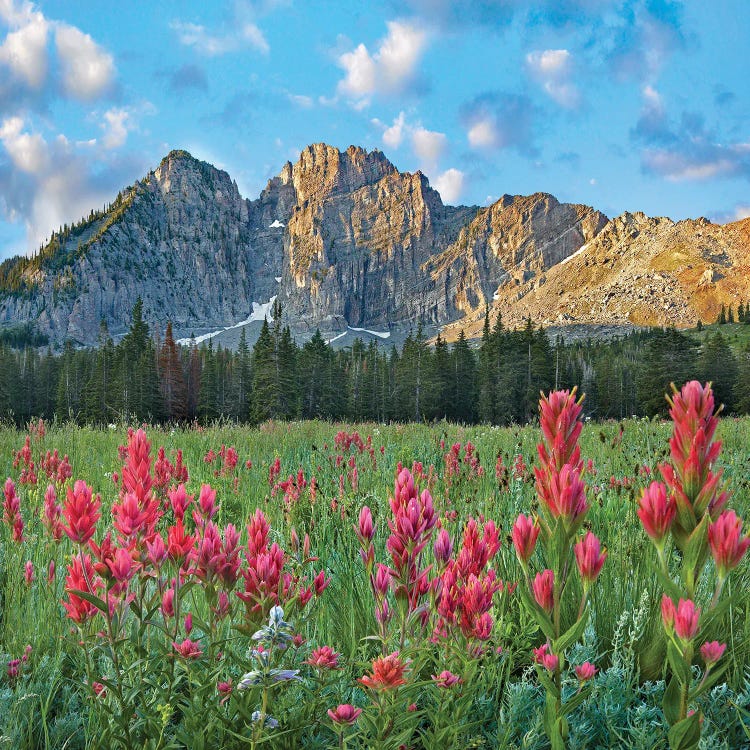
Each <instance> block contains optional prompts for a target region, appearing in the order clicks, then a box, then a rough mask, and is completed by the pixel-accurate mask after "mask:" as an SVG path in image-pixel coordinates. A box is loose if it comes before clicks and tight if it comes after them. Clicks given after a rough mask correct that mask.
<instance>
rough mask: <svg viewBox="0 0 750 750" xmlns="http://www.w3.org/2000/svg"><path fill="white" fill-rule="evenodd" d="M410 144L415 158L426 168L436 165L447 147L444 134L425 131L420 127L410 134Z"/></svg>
mask: <svg viewBox="0 0 750 750" xmlns="http://www.w3.org/2000/svg"><path fill="white" fill-rule="evenodd" d="M411 142H412V146H413V147H414V153H415V154H416V156H417V157H418V158H419V159H420V160H421V162H422V163H423V164H425V165H427V166H428V167H430V166H432V165H434V164H436V163H437V161H438V160H439V159H440V157H441V156H442V155H443V154H444V153H445V149H446V147H447V146H448V139H447V138H446V136H445V133H438V132H437V131H435V130H426V129H425V128H423V127H422V126H421V125H420V126H418V127H416V128H415V129H414V131H413V132H412V136H411Z"/></svg>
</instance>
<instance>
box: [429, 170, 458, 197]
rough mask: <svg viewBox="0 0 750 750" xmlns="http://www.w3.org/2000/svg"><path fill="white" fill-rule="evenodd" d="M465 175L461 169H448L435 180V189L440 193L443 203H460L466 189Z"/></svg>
mask: <svg viewBox="0 0 750 750" xmlns="http://www.w3.org/2000/svg"><path fill="white" fill-rule="evenodd" d="M465 177H466V176H465V175H464V173H463V172H462V171H461V170H460V169H453V168H451V169H447V170H446V171H445V172H443V173H442V174H439V175H438V176H437V177H436V178H435V180H434V183H433V184H434V186H435V190H437V191H438V193H440V197H441V198H442V199H443V203H449V204H451V205H455V204H456V203H458V200H459V198H460V197H461V194H462V193H463V189H464V181H465Z"/></svg>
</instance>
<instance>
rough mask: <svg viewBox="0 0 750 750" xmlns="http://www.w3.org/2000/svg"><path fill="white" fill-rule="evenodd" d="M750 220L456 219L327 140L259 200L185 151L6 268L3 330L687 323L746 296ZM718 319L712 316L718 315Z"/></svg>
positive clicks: (540, 210) (538, 214) (379, 166)
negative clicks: (274, 323) (264, 316)
mask: <svg viewBox="0 0 750 750" xmlns="http://www.w3.org/2000/svg"><path fill="white" fill-rule="evenodd" d="M748 270H750V220H746V221H745V222H736V223H733V224H727V225H717V224H712V223H711V222H708V221H707V220H706V219H697V220H684V221H681V222H674V221H672V220H671V219H668V218H665V217H656V218H651V217H647V216H645V215H644V214H642V213H640V212H636V213H632V214H630V213H625V214H622V215H621V216H619V217H615V218H614V219H609V218H608V217H607V216H605V215H604V214H603V213H601V212H599V211H597V210H596V209H595V208H593V207H591V206H586V205H583V204H571V203H561V202H560V201H558V200H557V199H556V198H555V197H554V196H552V195H550V194H548V193H534V194H532V195H530V196H513V195H503V196H502V197H501V198H500V199H499V200H497V201H496V202H494V203H493V204H491V205H490V206H484V207H479V206H447V205H445V204H444V203H443V201H442V198H441V197H440V195H439V193H438V191H437V190H435V189H434V188H433V187H432V186H431V185H430V184H429V180H428V179H427V178H426V177H425V176H424V175H423V174H422V173H421V172H414V173H409V172H400V171H399V170H398V169H397V168H396V167H395V166H394V165H393V163H392V162H391V161H389V160H388V158H387V157H386V156H385V154H384V153H383V152H382V151H380V150H377V149H375V150H373V151H366V150H365V149H363V148H361V147H357V146H350V147H349V148H347V149H346V150H344V151H339V150H338V149H337V148H335V147H333V146H329V145H327V144H324V143H316V144H311V145H310V146H307V147H306V148H305V149H303V151H302V152H301V154H300V157H299V159H298V160H297V161H296V162H295V163H294V164H292V163H291V162H289V161H288V162H286V163H285V164H284V165H283V166H282V168H281V170H280V172H279V174H278V175H276V176H275V177H273V178H271V179H270V180H268V182H267V184H266V186H265V187H264V188H263V190H262V191H261V192H260V194H259V195H258V197H257V198H254V199H249V198H246V197H243V196H241V195H240V192H239V190H238V188H237V184H236V182H235V181H233V180H232V178H231V176H230V175H229V174H228V173H227V172H226V171H224V170H221V169H217V168H216V167H214V166H213V165H211V164H209V163H207V162H204V161H201V160H198V159H196V158H194V157H193V156H192V155H190V154H189V153H188V152H187V151H184V150H180V149H177V150H173V151H170V152H169V153H168V154H167V155H166V156H165V157H164V158H163V159H162V160H161V162H160V163H159V165H158V166H157V167H156V168H155V169H153V170H151V171H149V172H148V174H146V175H145V176H144V177H143V178H142V179H140V180H138V181H136V182H135V183H134V184H133V185H132V186H130V187H128V188H125V189H124V190H123V191H121V192H120V193H119V194H118V197H117V198H116V200H115V201H114V202H113V203H112V204H111V205H110V206H109V207H108V208H107V209H106V210H104V211H99V212H94V211H92V212H91V214H90V216H89V218H88V219H87V220H83V221H82V222H79V223H78V224H76V225H74V226H73V227H65V228H63V230H62V231H60V232H58V233H54V234H53V236H52V238H51V240H50V242H49V243H48V244H47V245H46V246H45V248H43V249H42V251H41V252H40V253H39V254H38V255H37V256H36V257H35V258H25V257H23V256H21V257H17V258H14V259H9V260H7V261H5V262H4V263H3V264H2V265H0V325H18V324H24V323H33V324H34V325H35V326H36V327H37V329H38V331H39V332H40V333H42V334H44V335H47V336H48V337H49V339H50V341H51V342H53V343H55V344H59V343H61V342H63V341H65V340H72V341H73V342H74V343H76V344H79V345H91V344H94V343H95V342H96V340H97V336H98V335H99V328H100V322H101V320H104V321H105V322H106V323H107V325H108V327H109V330H110V331H111V333H112V334H113V335H115V336H117V335H120V334H122V333H123V332H124V331H125V329H126V327H127V324H128V322H129V319H130V311H131V309H132V305H133V302H134V300H135V299H136V298H137V297H138V296H140V297H141V298H142V299H143V303H144V304H143V309H144V316H145V319H146V320H147V321H148V322H149V323H150V324H152V325H153V326H155V327H156V328H157V329H159V330H163V328H164V326H165V325H166V322H167V321H168V320H171V321H172V322H173V326H174V328H175V334H176V335H177V336H180V335H182V336H187V335H190V333H191V332H193V331H196V332H202V331H207V330H211V329H222V328H226V327H229V326H233V325H235V324H237V323H238V322H240V321H243V320H245V319H247V318H248V315H249V313H251V312H252V310H253V309H254V308H253V303H255V304H256V305H257V304H264V303H267V302H268V300H269V299H270V298H271V297H273V296H276V297H278V298H279V299H280V300H281V302H282V304H283V308H284V311H285V318H286V319H287V321H288V322H289V323H290V324H291V325H292V327H293V330H294V332H295V334H297V335H298V337H301V338H306V337H308V336H309V335H311V334H312V332H313V331H314V330H315V328H321V330H323V331H324V332H325V333H326V334H328V335H329V338H332V337H333V336H336V335H338V334H339V333H341V332H342V331H346V330H348V328H365V329H382V328H384V327H392V326H394V325H396V326H397V325H403V326H409V325H413V324H416V322H417V321H421V322H422V323H423V324H426V325H432V326H435V327H438V328H439V327H444V329H445V334H446V336H448V338H452V337H453V336H455V335H457V332H458V330H459V329H460V328H461V327H464V328H466V329H467V333H468V334H469V335H478V329H477V326H478V325H479V321H480V320H481V319H483V317H484V313H485V309H486V307H487V306H488V305H489V306H490V307H491V308H493V309H494V310H497V311H501V312H502V314H503V319H504V320H505V321H506V322H507V324H508V325H519V324H521V323H522V321H523V320H525V319H526V318H527V317H531V318H532V320H533V321H534V322H535V323H537V324H545V325H561V324H562V325H569V324H577V323H585V324H617V325H620V324H627V325H665V324H675V325H679V326H688V325H694V324H695V323H696V322H697V320H699V319H703V320H706V321H707V320H712V319H714V318H715V314H717V313H718V309H719V307H720V305H721V304H727V303H728V302H729V303H731V300H734V301H735V304H736V303H739V302H741V301H742V302H744V301H747V299H748V298H750V281H749V279H750V274H748V273H747V271H748ZM711 316H713V317H711Z"/></svg>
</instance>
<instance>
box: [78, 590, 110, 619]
mask: <svg viewBox="0 0 750 750" xmlns="http://www.w3.org/2000/svg"><path fill="white" fill-rule="evenodd" d="M69 591H70V593H71V594H74V595H75V596H77V597H79V598H81V599H85V600H86V601H87V602H89V604H93V605H94V606H95V607H96V608H97V609H98V610H99V611H101V612H103V613H104V614H105V615H106V614H109V608H108V607H107V603H106V602H105V601H104V599H100V598H99V597H98V596H96V594H92V593H90V592H89V591H78V589H69Z"/></svg>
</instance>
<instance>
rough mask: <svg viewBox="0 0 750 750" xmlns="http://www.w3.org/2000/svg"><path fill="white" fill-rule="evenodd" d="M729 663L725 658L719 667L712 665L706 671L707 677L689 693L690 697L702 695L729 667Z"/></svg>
mask: <svg viewBox="0 0 750 750" xmlns="http://www.w3.org/2000/svg"><path fill="white" fill-rule="evenodd" d="M730 664H731V662H730V661H729V659H727V660H726V662H725V663H724V664H722V665H721V666H720V667H718V668H717V667H713V668H712V669H711V671H710V672H709V673H708V677H706V679H705V680H704V681H703V682H702V683H701V684H700V685H699V686H698V687H697V688H696V689H695V691H694V692H692V693H691V694H690V699H691V700H692V699H694V698H697V697H698V696H699V695H703V693H705V692H707V691H708V690H710V689H711V688H712V687H713V686H714V685H715V684H716V683H717V682H718V681H719V678H720V677H721V676H722V675H723V674H724V672H726V671H727V669H729V666H730Z"/></svg>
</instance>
